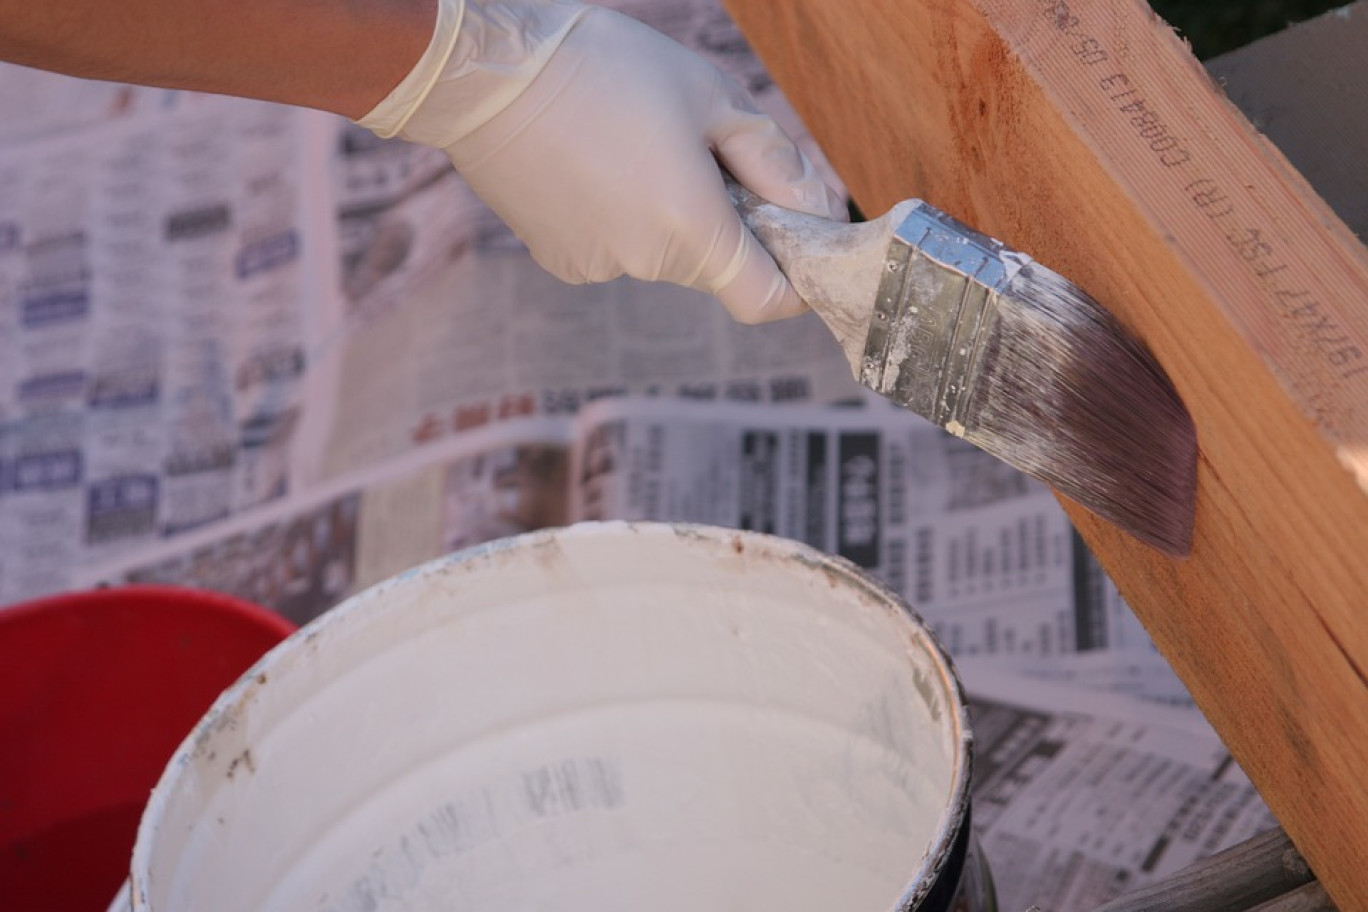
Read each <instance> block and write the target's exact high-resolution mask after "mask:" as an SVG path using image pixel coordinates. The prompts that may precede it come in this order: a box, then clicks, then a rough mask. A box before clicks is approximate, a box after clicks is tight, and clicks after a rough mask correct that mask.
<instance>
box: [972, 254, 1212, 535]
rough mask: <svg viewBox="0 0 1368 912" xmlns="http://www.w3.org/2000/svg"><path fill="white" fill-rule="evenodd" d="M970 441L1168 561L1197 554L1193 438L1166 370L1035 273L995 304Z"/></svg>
mask: <svg viewBox="0 0 1368 912" xmlns="http://www.w3.org/2000/svg"><path fill="white" fill-rule="evenodd" d="M996 310H997V314H996V322H995V324H994V325H993V326H992V327H991V328H990V330H989V333H988V335H987V336H986V337H985V339H984V349H983V352H982V355H981V358H980V361H979V365H978V369H977V371H976V378H975V380H974V388H973V390H972V392H971V393H970V397H969V400H968V403H967V408H966V410H965V420H964V424H965V427H966V431H965V434H964V437H965V439H966V440H968V441H969V442H971V443H973V444H975V445H977V446H979V447H981V448H983V449H984V450H986V451H988V452H989V453H992V454H993V455H995V456H997V457H999V458H1000V459H1003V460H1005V461H1006V462H1009V463H1011V464H1012V465H1014V466H1016V467H1017V468H1019V469H1021V470H1022V471H1024V472H1026V473H1027V474H1029V475H1033V476H1035V477H1036V478H1039V479H1040V480H1042V481H1044V482H1046V483H1047V484H1049V485H1051V486H1052V487H1054V488H1055V489H1056V490H1058V491H1059V492H1060V493H1062V494H1064V495H1065V496H1067V497H1069V498H1070V499H1073V500H1076V501H1078V502H1079V503H1081V504H1083V505H1084V506H1086V507H1087V508H1088V509H1090V510H1092V511H1093V512H1094V513H1097V514H1098V515H1099V516H1101V517H1102V518H1104V519H1107V520H1110V521H1112V522H1114V523H1117V524H1118V525H1120V526H1121V527H1122V528H1124V529H1128V530H1130V531H1131V532H1132V533H1133V534H1135V535H1136V537H1138V538H1140V539H1141V540H1143V541H1145V542H1147V543H1148V544H1151V545H1153V546H1154V547H1156V548H1159V549H1161V550H1163V551H1166V552H1168V553H1169V554H1174V555H1179V556H1181V555H1185V554H1187V553H1188V551H1189V550H1190V548H1191V543H1192V517H1193V510H1192V504H1193V500H1194V497H1195V490H1196V483H1197V482H1196V465H1197V444H1196V432H1195V430H1194V428H1193V425H1192V421H1191V419H1190V418H1189V417H1188V413H1187V410H1186V409H1185V408H1184V407H1183V404H1182V402H1181V401H1180V400H1179V398H1178V396H1177V393H1176V392H1175V391H1174V389H1173V387H1172V385H1171V384H1170V383H1169V381H1168V379H1167V378H1166V377H1165V376H1164V373H1163V371H1162V369H1161V368H1160V367H1159V366H1158V365H1157V364H1156V363H1155V361H1154V359H1153V358H1152V357H1150V355H1149V353H1148V352H1146V351H1145V350H1144V349H1143V348H1142V347H1141V346H1140V345H1139V344H1138V343H1136V342H1135V341H1133V340H1132V338H1131V337H1130V336H1129V334H1127V333H1126V332H1125V330H1124V329H1123V328H1122V327H1121V326H1120V324H1119V323H1117V321H1116V320H1115V319H1114V318H1113V317H1112V316H1111V315H1110V314H1109V313H1107V312H1106V311H1105V310H1103V309H1102V308H1101V307H1100V306H1099V305H1098V304H1097V303H1096V302H1095V301H1093V300H1092V298H1090V297H1088V296H1087V295H1086V294H1084V293H1083V292H1082V291H1081V290H1080V289H1079V288H1078V287H1077V286H1076V285H1074V284H1073V283H1071V282H1069V281H1067V280H1066V279H1064V278H1063V277H1061V276H1060V275H1058V274H1057V273H1055V272H1053V271H1051V270H1049V269H1047V268H1045V267H1043V266H1041V265H1040V264H1039V263H1035V262H1030V263H1028V264H1027V265H1026V266H1025V267H1023V268H1022V269H1021V270H1020V272H1018V273H1017V274H1016V275H1015V276H1014V277H1013V278H1012V280H1011V281H1010V282H1009V283H1008V284H1007V286H1006V287H1005V288H1003V289H1002V290H1001V291H1000V292H999V294H998V302H997V308H996Z"/></svg>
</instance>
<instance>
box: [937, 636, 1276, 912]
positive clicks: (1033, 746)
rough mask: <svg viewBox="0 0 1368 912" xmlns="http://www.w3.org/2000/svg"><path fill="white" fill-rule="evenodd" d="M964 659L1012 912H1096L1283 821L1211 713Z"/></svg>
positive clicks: (978, 771)
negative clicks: (1206, 718)
mask: <svg viewBox="0 0 1368 912" xmlns="http://www.w3.org/2000/svg"><path fill="white" fill-rule="evenodd" d="M957 666H958V669H959V672H960V675H961V677H962V678H963V680H964V683H965V686H966V688H967V689H968V692H969V704H970V712H971V719H972V724H973V730H974V738H975V758H974V769H973V776H974V778H973V786H972V819H973V824H974V830H975V833H976V834H977V836H978V838H979V842H980V845H981V846H982V848H983V853H984V855H985V857H986V858H987V859H988V864H989V867H990V869H991V870H992V874H993V881H994V884H995V885H996V888H997V894H998V907H999V908H1000V909H1002V910H1003V912H1024V910H1026V909H1028V908H1030V907H1031V906H1036V907H1038V908H1040V909H1041V910H1042V912H1087V910H1092V909H1096V908H1097V907H1098V906H1100V905H1101V904H1102V903H1105V902H1107V901H1109V900H1111V899H1114V898H1115V897H1117V896H1120V895H1122V894H1124V893H1127V892H1129V891H1131V890H1135V889H1138V888H1140V887H1143V886H1146V885H1147V884H1150V883H1153V882H1154V881H1156V880H1161V879H1163V878H1164V877H1165V876H1166V875H1169V874H1172V873H1173V872H1175V871H1177V870H1179V869H1180V868H1182V867H1184V866H1185V865H1187V864H1190V863H1192V862H1193V861H1196V860H1198V859H1199V858H1203V857H1205V856H1207V855H1210V854H1212V853H1214V852H1219V851H1221V850H1222V849H1225V848H1228V847H1230V846H1232V845H1235V844H1236V843H1239V842H1242V841H1243V840H1245V839H1248V838H1250V837H1251V836H1254V835H1256V834H1258V833H1261V832H1263V831H1264V830H1267V829H1270V828H1272V827H1275V826H1277V821H1276V819H1275V818H1274V817H1273V815H1272V814H1271V812H1270V811H1269V810H1268V808H1267V806H1266V805H1265V804H1264V803H1263V801H1262V799H1261V798H1260V797H1259V795H1258V792H1257V791H1256V790H1255V788H1254V786H1253V785H1252V784H1251V783H1250V781H1249V779H1248V777H1246V776H1245V775H1244V773H1243V772H1242V771H1241V770H1240V768H1239V766H1237V765H1236V764H1235V762H1234V761H1233V760H1232V759H1231V757H1230V755H1229V753H1227V752H1226V750H1225V749H1224V748H1223V747H1222V746H1221V742H1220V739H1219V738H1217V736H1216V734H1215V733H1214V732H1213V731H1211V730H1210V729H1209V728H1208V727H1207V726H1206V725H1205V723H1204V722H1202V721H1201V718H1200V716H1197V715H1196V714H1194V713H1191V712H1187V711H1182V710H1174V709H1170V708H1168V707H1163V706H1157V705H1153V704H1141V703H1138V702H1136V701H1134V700H1131V699H1130V698H1128V697H1125V696H1118V695H1115V694H1104V693H1099V692H1096V691H1090V690H1085V689H1081V688H1078V687H1061V686H1059V685H1057V684H1053V683H1049V682H1044V681H1041V680H1039V679H1037V678H1032V677H1027V676H1024V675H1021V674H1019V673H1014V672H1011V671H1009V670H1005V669H1004V668H1003V667H1002V666H1001V664H1000V663H994V662H989V661H986V660H984V659H983V658H974V659H962V660H960V661H958V662H957Z"/></svg>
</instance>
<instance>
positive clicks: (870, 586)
mask: <svg viewBox="0 0 1368 912" xmlns="http://www.w3.org/2000/svg"><path fill="white" fill-rule="evenodd" d="M614 535H654V536H660V537H674V538H678V539H680V540H683V541H686V542H697V543H701V545H702V546H705V547H719V546H721V547H725V548H728V549H736V548H737V546H738V544H739V545H740V546H741V548H743V549H751V548H754V549H755V550H757V551H759V552H760V553H768V554H770V555H772V556H774V557H776V558H779V559H780V560H787V561H793V562H796V563H797V564H799V565H801V566H806V567H808V568H810V569H815V570H818V571H820V572H822V573H824V574H828V575H831V576H834V577H836V578H839V579H840V580H841V582H843V583H845V584H847V585H850V586H852V587H853V588H854V589H855V590H858V591H861V592H863V593H864V594H865V595H866V596H867V597H869V598H871V599H872V600H873V601H875V602H877V603H878V604H880V605H882V606H883V607H885V608H887V609H888V610H890V611H891V612H893V613H894V615H895V617H896V618H897V619H899V620H901V621H903V622H906V624H907V626H908V630H909V632H910V633H911V634H912V636H913V638H914V639H915V640H917V641H918V642H919V643H920V644H921V645H922V646H924V647H925V648H926V650H927V652H928V654H929V655H930V656H931V658H933V659H934V665H935V671H936V673H937V676H938V678H939V680H938V684H939V686H940V688H941V690H942V692H943V693H944V694H945V696H946V697H947V698H948V702H949V705H948V706H947V713H946V715H947V718H948V720H949V728H950V736H951V740H952V741H953V745H952V746H953V748H954V750H955V751H956V756H955V762H954V763H953V764H952V773H951V779H950V784H949V789H948V791H947V798H946V802H945V805H944V807H943V808H942V810H941V814H940V818H939V819H938V820H937V822H936V827H935V833H936V838H935V840H934V842H933V843H931V844H930V845H928V847H927V849H926V852H925V854H924V855H923V856H922V858H921V861H920V863H919V864H918V866H917V867H916V869H915V870H914V871H912V872H911V874H910V877H909V879H908V880H907V882H906V886H905V887H904V888H903V891H902V892H901V893H900V894H899V896H898V897H897V899H896V900H895V901H894V906H893V908H894V909H896V910H900V912H914V910H918V909H920V908H922V906H923V904H924V902H925V901H926V900H927V898H928V896H929V895H931V894H933V893H935V895H940V893H941V892H942V891H943V889H944V887H941V888H940V889H939V890H938V889H937V886H938V883H939V882H940V880H941V879H942V877H945V876H953V875H954V874H955V873H956V871H957V868H958V864H959V862H961V861H962V860H963V859H962V852H960V851H958V847H959V846H960V845H961V844H962V843H963V841H964V839H965V838H966V836H967V833H968V826H969V824H968V820H969V807H970V785H971V779H972V766H973V755H974V738H973V732H972V730H971V727H970V718H969V704H968V700H967V698H966V696H965V692H964V687H963V684H962V682H961V680H960V678H959V675H958V673H957V672H956V670H955V668H954V664H953V661H952V659H951V657H950V653H949V651H948V650H947V649H945V647H944V645H943V644H942V643H941V641H940V639H939V637H937V636H936V634H935V632H934V631H933V630H932V629H931V627H930V625H928V624H927V623H926V622H925V620H924V619H923V618H922V617H921V615H920V613H919V612H918V611H917V610H916V608H915V607H914V606H913V605H912V604H911V603H910V602H909V601H908V600H907V599H906V598H904V597H903V596H902V595H900V594H899V593H897V592H896V591H895V590H893V589H892V588H891V587H889V586H888V585H886V584H885V583H883V582H882V581H880V580H878V579H876V578H875V577H874V576H873V575H872V574H870V573H869V572H868V571H866V570H864V569H863V568H861V567H859V566H858V565H856V564H855V563H854V562H852V561H850V560H848V559H846V558H844V557H841V556H839V555H835V554H831V553H829V552H825V551H822V550H819V549H817V548H816V547H814V546H812V545H809V544H806V543H804V542H801V541H798V540H796V539H790V538H786V537H783V536H778V535H774V534H771V533H767V532H759V531H754V530H740V529H734V528H729V527H725V526H717V525H711V524H705V523H680V522H662V521H653V520H646V521H636V520H591V521H583V522H576V523H572V524H570V525H566V526H557V527H549V528H543V529H538V530H534V531H531V532H524V533H520V534H517V535H512V536H507V537H504V538H499V539H494V540H491V541H488V542H483V543H480V544H477V545H472V546H470V547H467V548H462V549H459V550H457V551H452V552H450V553H448V554H444V555H442V556H439V557H436V558H432V559H430V560H427V561H423V562H421V563H419V564H416V565H414V566H413V567H411V568H409V569H407V570H404V571H401V572H399V573H397V574H394V575H392V576H390V577H387V578H386V579H384V580H381V581H378V582H376V583H374V584H372V585H370V586H368V587H366V588H365V589H362V590H360V591H359V592H356V593H354V594H352V595H350V596H348V597H347V598H345V599H343V600H342V601H341V602H339V603H338V604H337V605H336V606H335V607H334V608H332V609H331V610H329V611H326V612H324V613H323V614H321V615H319V616H317V617H315V618H314V619H313V620H311V621H309V622H308V623H307V624H304V625H303V626H300V627H298V628H296V629H294V631H293V632H292V633H291V634H290V635H289V636H288V637H286V638H285V639H283V640H281V641H280V642H279V643H277V644H276V645H275V646H273V647H272V648H271V649H270V650H269V651H267V652H266V653H265V654H263V655H262V656H261V657H260V658H259V659H258V660H257V661H256V662H255V663H253V665H252V666H251V667H250V668H248V669H247V670H246V671H244V672H243V673H242V675H240V676H239V677H238V679H237V680H236V681H234V682H233V683H232V684H231V685H229V686H228V687H227V688H226V689H225V690H224V691H223V692H222V693H221V694H220V695H219V697H218V698H217V699H216V700H215V701H214V703H213V705H212V706H211V707H210V708H209V710H208V711H207V712H206V713H205V714H204V716H203V717H201V719H200V720H199V722H197V723H196V724H195V726H194V728H193V729H191V731H190V732H189V733H188V734H187V735H186V737H185V738H184V740H183V741H182V742H181V743H180V745H179V746H178V747H177V748H176V750H175V752H174V753H173V754H172V757H171V759H170V761H169V762H168V763H167V765H166V767H165V769H164V770H163V772H162V775H161V776H160V777H159V778H158V780H157V784H156V786H154V788H153V789H152V792H151V795H150V796H149V798H148V801H147V804H146V806H145V809H144V812H143V816H142V818H141V820H140V821H139V825H138V833H137V838H136V840H135V843H134V847H133V853H132V858H131V865H130V876H129V883H128V896H129V898H130V899H131V909H132V912H153V910H152V909H151V906H150V905H149V901H148V887H149V883H148V880H149V878H150V875H151V871H150V863H151V855H152V851H153V847H154V844H155V842H156V836H157V833H156V829H155V826H156V825H155V823H154V821H157V820H159V819H161V818H162V817H163V816H164V811H165V810H166V806H167V804H168V802H169V801H170V800H171V798H172V796H173V794H174V792H175V785H176V783H177V781H178V780H179V778H180V777H181V776H182V775H184V774H185V773H186V770H187V769H188V768H189V766H190V764H189V763H188V762H187V761H188V760H189V759H190V758H191V757H192V756H193V753H194V751H195V749H196V747H197V745H198V744H200V743H202V742H203V741H204V740H205V739H206V738H208V737H211V735H212V733H213V731H214V730H215V728H216V727H217V726H218V725H219V724H220V723H219V720H220V719H221V718H223V717H225V715H226V714H228V713H230V712H231V708H232V707H233V706H235V705H237V704H239V703H241V702H243V701H245V700H247V699H250V698H251V697H252V695H253V694H254V693H256V692H257V691H259V690H260V689H261V688H264V687H269V686H270V681H271V680H273V679H274V677H273V676H268V674H267V672H269V671H270V669H271V667H272V666H273V665H274V664H275V663H276V662H277V661H280V660H281V659H282V658H283V657H285V656H286V655H288V654H289V653H292V652H294V651H295V650H296V648H298V647H299V645H300V644H304V643H308V642H309V641H312V640H314V639H315V638H317V637H319V636H320V635H323V634H325V633H326V632H327V631H330V630H332V629H334V628H339V627H340V628H345V626H346V625H348V624H350V623H356V622H355V621H353V620H352V618H353V616H354V615H358V614H364V612H366V611H367V609H368V607H369V606H370V605H371V604H372V603H374V602H378V601H381V600H382V599H384V597H385V596H386V595H387V594H388V593H389V592H390V591H391V590H392V589H395V588H397V587H400V586H404V585H409V584H412V583H413V582H414V581H415V580H418V579H422V578H425V577H428V576H432V575H434V574H441V573H443V572H444V571H445V570H447V569H448V568H451V567H453V566H457V565H460V566H462V567H467V566H469V565H472V564H478V563H480V562H487V561H491V560H494V559H497V558H498V557H499V556H501V555H503V554H505V553H507V552H509V551H519V550H529V549H533V548H536V547H538V546H545V545H548V544H550V543H552V542H555V541H558V540H561V539H565V538H579V537H590V536H595V537H600V536H614ZM157 588H160V587H157ZM156 912H162V910H156Z"/></svg>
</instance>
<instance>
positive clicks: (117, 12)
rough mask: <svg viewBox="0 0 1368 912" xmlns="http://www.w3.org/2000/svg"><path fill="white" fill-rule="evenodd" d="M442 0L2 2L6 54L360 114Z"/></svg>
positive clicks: (419, 44)
mask: <svg viewBox="0 0 1368 912" xmlns="http://www.w3.org/2000/svg"><path fill="white" fill-rule="evenodd" d="M436 5H437V0H41V2H35V0H0V59H2V60H7V61H9V62H12V63H18V64H22V65H24V66H30V67H36V68H38V69H44V70H52V71H55V72H60V73H65V74H67V75H71V76H80V77H85V78H89V79H104V80H111V81H115V82H127V83H135V84H139V85H153V86H161V87H164V88H174V89H189V90H193V91H199V92H214V93H218V94H223V95H238V96H242V97H246V98H257V99H261V100H264V101H275V102H282V103H285V104H293V105H301V106H304V107H309V108H318V109H320V110H324V111H331V112H334V113H336V114H341V115H343V116H345V117H349V118H352V119H358V118H360V117H361V116H363V115H364V114H365V113H366V112H367V111H369V110H370V109H371V108H372V107H374V106H375V105H376V104H377V103H378V102H379V101H380V100H381V99H382V98H384V97H385V95H386V94H387V93H388V92H389V91H390V90H391V89H392V88H394V86H395V85H397V84H398V83H399V81H400V80H401V79H403V78H404V75H405V74H406V73H407V72H408V71H409V69H410V68H411V67H412V66H413V64H414V62H415V61H416V60H418V58H419V57H420V56H421V55H422V53H423V51H424V49H425V48H426V47H427V44H428V41H429V39H430V38H431V36H432V29H433V22H434V20H435V17H436Z"/></svg>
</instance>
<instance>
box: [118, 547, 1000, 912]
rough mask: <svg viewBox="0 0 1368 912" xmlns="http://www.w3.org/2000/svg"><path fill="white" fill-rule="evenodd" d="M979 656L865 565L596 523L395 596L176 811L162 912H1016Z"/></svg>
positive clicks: (151, 809)
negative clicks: (979, 770)
mask: <svg viewBox="0 0 1368 912" xmlns="http://www.w3.org/2000/svg"><path fill="white" fill-rule="evenodd" d="M971 760H972V736H971V734H970V729H969V723H968V714H967V709H966V706H965V702H964V699H963V695H962V692H961V689H960V686H959V683H958V681H957V679H956V678H955V675H954V671H953V668H952V667H951V665H950V662H949V660H948V658H947V657H946V655H945V653H944V651H943V650H942V649H941V647H940V646H939V644H938V643H937V642H936V641H935V638H934V636H932V634H931V633H930V631H929V629H928V628H927V627H926V626H925V625H924V624H923V623H922V621H921V620H920V618H918V617H917V616H916V614H915V613H914V612H913V611H912V610H911V609H910V608H909V607H908V606H907V605H906V604H905V603H904V602H903V601H901V600H900V599H899V598H898V596H896V595H895V594H894V593H892V592H891V591H890V590H888V589H886V588H884V587H883V586H881V585H879V584H878V583H876V582H874V581H873V580H871V579H870V578H869V577H867V576H866V575H864V574H863V573H862V572H861V571H859V570H858V569H857V568H855V567H854V566H853V565H851V564H848V563H847V562H845V561H842V560H839V559H835V558H832V557H830V556H828V555H825V554H822V553H821V552H818V551H816V550H814V549H811V548H809V547H807V546H805V545H802V544H799V543H796V542H792V541H788V540H785V539H779V538H774V537H772V536H767V535H762V534H758V533H747V532H737V531H734V530H727V529H720V528H713V527H705V526H687V525H666V524H655V523H636V524H628V523H586V524H581V525H577V526H573V527H570V528H568V529H561V530H549V531H544V532H538V533H532V534H528V535H523V536H518V537H515V538H510V539H504V540H500V541H498V542H495V543H492V544H489V545H485V546H481V547H478V548H475V549H471V550H468V551H463V552H459V553H457V554H454V555H451V556H449V557H446V558H443V559H440V560H437V561H434V562H432V563H428V564H425V565H422V566H420V567H417V568H415V569H413V570H410V571H408V572H406V573H403V574H401V575H399V576H397V577H395V578H393V579H391V580H389V581H387V582H384V583H381V584H379V585H377V586H375V587H373V588H371V589H369V590H367V591H365V592H363V593H361V594H359V595H357V596H355V597H353V598H351V599H349V600H348V601H346V602H344V603H343V604H342V605H341V606H339V607H338V608H336V609H334V610H333V611H331V612H329V613H328V614H326V615H324V616H322V617H320V618H319V619H317V620H316V621H314V622H313V623H311V624H310V625H308V626H306V627H304V628H303V629H301V630H300V631H299V632H298V633H296V634H295V635H293V636H292V637H290V639H288V640H287V641H285V642H284V643H282V644H281V645H280V646H278V647H277V648H276V649H275V650H273V651H272V652H271V653H270V654H268V655H267V656H266V657H265V658H264V659H263V660H262V661H261V662H260V663H258V665H257V666H256V667H255V668H253V669H252V670H251V671H249V672H248V673H247V674H246V675H244V677H243V678H242V679H241V680H240V681H239V682H238V683H237V684H235V685H234V686H233V687H232V688H230V689H229V690H228V691H226V692H225V693H224V694H223V696H222V697H221V698H220V699H219V701H218V702H217V703H216V704H215V706H214V708H213V709H212V710H211V711H210V712H209V713H208V714H207V715H206V716H205V718H204V719H203V720H202V721H201V723H200V725H199V726H198V727H197V728H196V730H195V731H194V732H193V733H192V734H191V736H190V737H189V738H187V740H186V741H185V742H184V744H183V745H182V746H181V748H180V750H179V751H178V752H177V754H176V756H175V758H174V759H173V760H172V762H171V764H170V765H169V766H168V767H167V770H166V772H165V775H164V776H163V777H162V779H161V782H160V783H159V784H158V786H157V788H156V790H155V791H154V792H153V795H152V798H151V800H150V802H149V803H148V809H147V812H146V814H145V815H144V817H143V821H142V825H141V828H140V831H139V836H138V843H137V847H136V848H135V850H134V855H133V874H132V881H131V900H132V907H133V908H134V909H136V910H146V912H172V910H185V909H193V910H196V912H241V910H243V909H253V910H259V912H277V910H278V912H286V910H289V912H295V910H299V909H312V910H321V912H363V910H364V912H385V910H404V912H429V910H432V912H435V910H448V909H488V910H507V909H550V908H556V909H583V910H604V909H643V908H649V909H652V910H656V912H670V910H680V912H683V910H689V912H695V910H698V909H746V910H753V909H777V908H783V909H785V910H789V912H792V910H800V912H805V910H812V912H819V910H831V909H841V910H861V909H867V910H869V912H886V910H890V909H906V910H911V909H917V910H927V912H932V910H936V912H939V910H948V909H955V910H964V912H987V910H992V909H994V908H995V903H994V900H993V894H992V886H991V880H990V878H989V877H988V872H987V868H986V866H985V865H984V864H983V861H982V858H981V856H980V855H979V854H978V853H977V851H976V848H975V845H974V841H973V838H972V834H971V830H970V817H969V815H970V805H969V777H970V765H971Z"/></svg>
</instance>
